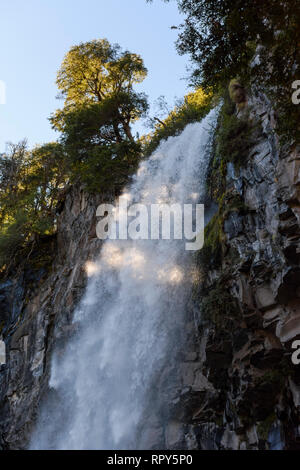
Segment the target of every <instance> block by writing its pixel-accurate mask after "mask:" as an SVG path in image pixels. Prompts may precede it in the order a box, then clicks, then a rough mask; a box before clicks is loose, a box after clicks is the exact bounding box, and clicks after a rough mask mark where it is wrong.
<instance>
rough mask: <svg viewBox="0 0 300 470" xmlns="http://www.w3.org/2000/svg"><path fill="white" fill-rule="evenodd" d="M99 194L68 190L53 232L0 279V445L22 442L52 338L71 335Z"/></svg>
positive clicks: (94, 245)
mask: <svg viewBox="0 0 300 470" xmlns="http://www.w3.org/2000/svg"><path fill="white" fill-rule="evenodd" d="M99 203H100V197H95V196H89V195H87V194H86V193H85V192H84V191H82V189H81V188H78V187H72V188H70V189H69V191H68V192H67V194H66V195H65V197H64V198H63V199H62V202H61V204H60V208H59V211H60V215H59V216H58V231H57V237H55V238H52V239H46V240H44V241H43V242H42V243H41V244H40V245H39V246H38V247H37V249H36V251H33V252H32V255H31V260H33V261H32V262H31V263H26V265H25V269H21V270H20V272H16V274H15V276H12V277H11V278H9V279H7V280H5V281H4V282H2V283H1V284H0V302H1V321H2V327H3V328H2V334H3V338H4V341H5V343H6V364H5V365H2V366H1V369H0V446H1V447H2V448H4V449H6V448H9V449H18V448H24V447H26V445H27V443H28V439H29V437H30V434H31V430H32V426H33V422H34V418H35V415H36V412H37V407H38V404H39V401H40V399H41V397H42V396H43V392H44V390H45V388H46V387H47V383H48V379H49V373H50V355H51V351H52V346H53V344H54V342H57V344H60V343H61V344H62V346H63V343H64V340H65V339H67V338H68V336H69V335H70V334H72V326H71V324H70V323H71V318H72V312H73V310H74V306H75V305H76V304H77V301H78V300H79V299H80V297H81V295H82V292H83V289H84V287H85V284H86V272H85V263H86V261H87V260H88V259H93V257H94V256H96V255H97V253H98V252H99V249H100V245H101V243H100V241H99V240H98V239H97V238H96V233H95V224H96V219H95V212H96V207H97V205H98V204H99Z"/></svg>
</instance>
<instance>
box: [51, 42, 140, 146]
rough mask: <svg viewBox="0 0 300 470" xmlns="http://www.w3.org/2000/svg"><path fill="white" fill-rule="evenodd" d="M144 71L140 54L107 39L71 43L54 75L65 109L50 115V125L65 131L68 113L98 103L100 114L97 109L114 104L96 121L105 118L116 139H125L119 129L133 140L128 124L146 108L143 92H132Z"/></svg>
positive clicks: (100, 121)
mask: <svg viewBox="0 0 300 470" xmlns="http://www.w3.org/2000/svg"><path fill="white" fill-rule="evenodd" d="M146 75H147V69H146V68H145V66H144V64H143V60H142V59H141V57H140V56H139V55H137V54H132V53H130V52H128V51H125V52H122V51H121V49H120V46H119V45H111V44H110V43H109V42H108V41H107V40H106V39H99V40H94V41H90V42H86V43H81V44H79V45H78V46H74V47H72V48H71V50H70V51H69V52H68V53H67V55H66V57H65V59H64V61H63V63H62V66H61V68H60V70H59V72H58V75H57V86H58V88H59V90H60V91H61V95H60V96H61V97H62V98H63V99H64V109H63V110H59V111H57V112H56V113H55V114H54V116H52V118H51V122H52V124H53V126H54V127H55V128H56V129H58V130H60V131H63V132H67V126H66V125H67V124H68V115H69V114H70V113H72V112H77V111H78V110H79V109H80V110H82V109H83V108H85V107H87V106H88V107H91V105H93V104H95V103H98V104H100V103H101V104H102V105H103V106H102V107H99V108H98V110H99V115H100V114H101V113H100V111H107V107H108V104H109V105H111V104H113V107H112V110H111V113H110V115H108V114H106V115H105V114H104V115H103V114H102V116H101V117H99V124H101V123H102V122H103V120H105V119H106V122H105V125H107V124H109V126H111V127H112V128H113V132H114V137H115V140H116V141H119V142H120V141H121V140H124V138H123V137H122V135H121V134H122V133H124V134H125V136H126V137H127V138H128V139H129V140H130V141H133V140H134V139H133V136H132V133H131V129H130V124H131V123H132V122H134V121H135V120H136V119H137V118H139V117H140V116H141V115H142V114H143V113H144V112H145V111H146V109H147V100H146V97H145V95H143V94H142V93H139V94H138V93H136V92H134V90H133V85H134V84H137V83H140V82H142V81H143V80H144V78H145V77H146ZM106 104H107V105H106ZM90 109H93V110H95V109H96V108H92V107H91V108H90Z"/></svg>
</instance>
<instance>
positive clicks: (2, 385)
mask: <svg viewBox="0 0 300 470" xmlns="http://www.w3.org/2000/svg"><path fill="white" fill-rule="evenodd" d="M248 107H250V108H249V109H251V112H250V117H251V118H252V119H254V120H257V121H260V130H259V131H258V132H257V135H256V140H255V142H254V143H253V144H252V145H251V148H250V149H249V152H248V157H247V159H246V160H245V162H244V164H243V165H242V166H241V167H240V168H238V169H237V168H235V167H234V165H233V164H232V163H229V164H228V165H227V176H226V181H225V189H224V199H223V200H224V204H225V212H224V214H223V219H222V232H223V237H222V257H221V262H220V263H219V264H217V265H209V266H208V267H207V268H206V271H205V273H204V274H205V276H203V278H204V281H200V282H199V283H198V285H197V286H196V287H197V288H196V294H195V298H194V299H192V300H191V305H190V308H189V309H188V310H189V313H188V314H187V321H186V332H187V342H186V344H185V347H184V349H183V351H182V355H181V364H180V367H178V370H177V371H176V374H177V376H178V380H179V383H178V387H177V388H176V390H174V389H173V390H172V391H170V392H169V391H168V392H166V388H167V386H166V382H167V377H168V374H169V373H171V372H170V371H165V373H164V377H162V379H161V385H160V386H159V388H160V390H161V393H162V394H166V395H167V398H166V400H169V403H168V405H169V408H170V409H169V411H168V415H167V418H166V420H165V421H166V423H165V425H164V426H163V427H162V426H161V423H159V422H158V421H157V420H156V418H155V417H154V416H153V417H152V421H151V419H150V420H149V426H148V429H146V430H144V433H143V439H142V441H143V446H144V447H148V448H149V447H152V448H157V445H158V444H157V443H158V442H160V443H161V442H164V443H165V447H166V448H168V449H215V450H217V449H299V448H300V426H299V422H300V421H299V413H300V365H299V366H296V365H293V363H292V361H291V355H292V352H293V350H292V344H293V342H294V341H295V340H297V339H300V149H299V148H297V147H296V146H294V147H293V148H292V149H290V148H285V147H280V145H279V143H278V139H277V137H276V134H275V132H274V121H275V120H274V115H273V112H272V109H271V106H270V105H269V103H268V102H267V101H266V100H265V98H264V97H262V96H255V97H253V98H251V99H250V98H249V100H248ZM243 112H244V110H242V111H241V113H243ZM237 199H238V201H239V204H238V205H236V206H234V207H232V200H237ZM108 200H109V196H107V197H106V201H108ZM100 202H102V201H101V200H100V196H97V197H95V196H91V195H87V194H86V193H85V192H84V191H83V190H82V189H81V188H78V187H72V188H70V189H69V190H68V192H67V194H66V195H65V197H64V199H63V202H62V203H61V204H60V207H59V211H60V215H59V216H58V234H57V237H55V238H51V239H47V240H45V243H44V251H45V252H46V256H45V257H46V261H45V260H43V262H42V263H35V264H34V266H30V265H26V268H25V269H23V270H20V272H16V273H15V275H14V276H12V277H11V278H9V279H6V280H5V281H3V282H2V283H1V284H0V309H1V310H0V340H1V336H2V338H3V340H4V342H5V348H6V357H5V361H4V360H3V359H4V358H3V350H4V349H3V344H2V348H1V342H0V447H1V448H3V449H22V448H26V446H27V444H28V439H29V437H30V434H31V431H32V427H33V423H34V420H35V416H36V412H37V408H38V405H39V403H40V401H41V400H42V397H43V393H44V391H45V390H46V389H47V384H48V379H49V373H50V355H51V351H52V349H53V346H54V344H57V343H58V342H60V341H61V342H62V343H63V342H64V341H65V340H66V339H67V338H68V337H69V336H70V335H72V332H73V331H72V328H73V327H71V326H70V325H71V318H72V313H73V311H74V307H75V306H76V304H77V302H78V300H79V299H80V297H81V295H82V292H83V289H84V287H85V284H86V277H87V276H86V271H85V263H86V262H87V260H90V259H93V258H95V257H96V256H97V255H98V253H99V250H100V248H101V242H99V240H98V239H97V238H96V234H95V224H96V220H95V213H96V207H97V205H98V204H99V203H100ZM32 257H33V259H34V257H35V253H32ZM200 270H201V267H200ZM1 354H2V359H1ZM3 362H5V363H3ZM1 363H2V364H1ZM173 373H174V371H172V374H173Z"/></svg>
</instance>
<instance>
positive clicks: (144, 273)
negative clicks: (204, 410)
mask: <svg viewBox="0 0 300 470" xmlns="http://www.w3.org/2000/svg"><path fill="white" fill-rule="evenodd" d="M216 114H217V112H216V111H211V112H210V114H209V115H208V116H207V117H206V118H205V119H203V121H202V122H201V123H196V124H190V125H188V126H187V127H186V129H185V130H184V131H183V132H182V134H181V135H180V136H178V137H171V138H169V139H168V140H167V141H166V142H163V143H162V144H161V145H160V147H159V148H158V149H157V150H156V151H155V152H154V154H153V155H152V156H151V157H150V158H149V159H148V160H147V161H144V162H142V163H141V165H140V167H139V169H138V172H137V175H136V176H135V179H134V181H133V184H132V185H131V186H130V188H127V190H126V191H124V193H126V194H127V196H128V198H129V200H130V201H131V202H133V203H134V202H140V203H143V204H154V203H156V204H157V203H166V204H171V203H180V204H186V203H195V200H198V201H201V199H202V200H203V196H204V191H205V176H206V172H207V166H208V161H209V153H210V152H209V142H210V131H211V126H212V125H213V124H214V123H215V120H216ZM184 245H185V241H184V240H136V241H132V240H123V241H121V240H115V241H112V240H107V241H106V242H105V243H104V245H103V248H102V251H101V256H100V259H99V260H98V261H97V263H95V264H94V263H88V264H87V271H88V274H89V276H90V279H89V282H88V286H87V289H86V293H85V295H84V298H83V300H82V301H81V303H80V306H79V308H78V309H77V311H76V312H75V315H74V322H76V323H79V332H78V334H77V335H76V336H75V337H74V338H73V339H70V342H69V344H68V345H67V347H66V349H65V351H64V354H63V356H62V357H60V355H59V354H55V353H54V357H53V360H52V372H51V379H50V384H49V385H50V394H49V397H48V399H47V400H46V402H45V404H44V405H43V407H42V410H41V413H40V416H39V419H38V424H37V428H36V430H35V432H34V434H33V436H32V441H31V448H33V449H137V448H139V447H140V446H143V447H147V445H148V444H147V440H145V436H143V433H144V430H145V429H147V419H149V413H147V407H149V405H150V406H151V413H150V414H151V416H152V417H153V415H155V414H160V410H159V406H160V405H162V402H163V400H162V399H161V400H160V396H159V393H160V390H159V387H157V383H158V381H159V377H160V375H161V373H162V371H166V370H167V371H168V367H169V368H170V370H171V366H172V363H173V364H174V361H175V360H176V355H177V353H178V351H179V349H180V347H181V346H182V344H181V341H182V330H183V327H184V314H185V310H186V304H187V301H188V299H189V297H190V294H191V287H192V281H193V266H192V254H191V252H188V251H186V250H185V247H184ZM170 380H171V379H170ZM143 437H144V439H143ZM158 445H159V444H158Z"/></svg>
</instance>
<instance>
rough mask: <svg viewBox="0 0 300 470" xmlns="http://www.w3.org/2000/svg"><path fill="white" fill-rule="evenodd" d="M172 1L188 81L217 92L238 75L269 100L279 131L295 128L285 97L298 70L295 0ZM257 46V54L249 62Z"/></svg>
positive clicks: (298, 5)
mask: <svg viewBox="0 0 300 470" xmlns="http://www.w3.org/2000/svg"><path fill="white" fill-rule="evenodd" d="M149 1H151V0H149ZM165 1H168V0H165ZM177 3H178V6H179V9H180V11H181V12H182V13H183V14H184V15H185V20H184V23H183V24H182V25H180V27H179V29H180V34H179V38H178V41H177V49H178V51H179V53H180V54H186V53H187V54H189V55H190V56H191V58H192V61H193V63H194V70H193V74H192V77H191V81H192V83H193V84H194V85H196V86H203V87H204V88H206V89H207V88H210V87H213V88H214V90H217V91H219V90H220V89H224V88H225V87H227V85H228V82H229V81H230V79H233V78H239V81H240V82H241V83H242V84H243V85H246V86H247V85H249V87H251V86H253V85H254V86H255V87H256V88H258V89H259V90H261V91H263V92H265V93H266V94H267V95H268V96H269V98H271V100H272V102H273V104H274V107H275V108H276V109H277V112H278V115H279V117H280V119H279V123H280V129H279V130H280V131H281V134H286V135H288V136H289V135H291V136H292V135H293V134H294V132H293V131H294V130H296V131H297V130H298V131H299V110H298V108H297V106H295V105H293V103H292V101H291V86H292V83H293V82H294V81H295V80H297V79H298V78H299V72H300V70H299V68H300V48H299V45H300V28H299V21H300V2H299V0H177ZM258 50H259V55H260V57H259V58H258V57H257V58H256V60H255V61H253V58H254V56H255V54H257V52H258ZM294 137H295V135H294ZM298 137H299V135H298ZM296 139H297V137H296Z"/></svg>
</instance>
